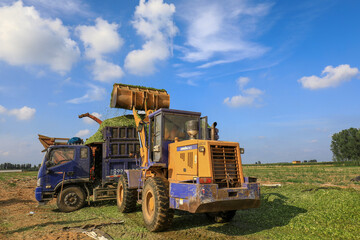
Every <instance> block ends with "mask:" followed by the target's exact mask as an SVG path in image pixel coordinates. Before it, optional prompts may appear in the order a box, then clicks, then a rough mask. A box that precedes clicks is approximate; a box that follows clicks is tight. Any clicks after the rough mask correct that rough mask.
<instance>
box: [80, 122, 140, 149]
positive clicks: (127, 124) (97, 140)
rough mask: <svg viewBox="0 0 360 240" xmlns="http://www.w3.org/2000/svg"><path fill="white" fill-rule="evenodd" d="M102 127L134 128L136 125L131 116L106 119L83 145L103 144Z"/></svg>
mask: <svg viewBox="0 0 360 240" xmlns="http://www.w3.org/2000/svg"><path fill="white" fill-rule="evenodd" d="M104 127H136V125H135V121H134V116H133V115H123V116H119V117H114V118H109V119H106V120H104V121H103V122H102V123H101V124H100V127H99V129H98V130H97V132H96V133H95V134H94V135H92V136H91V137H89V138H88V139H87V140H86V142H85V144H86V145H87V144H91V143H103V142H104V137H103V134H102V130H103V129H104Z"/></svg>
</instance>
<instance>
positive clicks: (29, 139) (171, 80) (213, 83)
mask: <svg viewBox="0 0 360 240" xmlns="http://www.w3.org/2000/svg"><path fill="white" fill-rule="evenodd" d="M359 7H360V3H359V2H358V1H355V0H354V1H320V0H319V1H314V0H311V1H310V0H309V1H306V0H305V1H270V0H269V1H252V0H246V1H240V0H223V1H210V0H207V1H205V0H194V1H164V0H148V1H144V0H141V1H135V0H124V1H116V0H107V1H85V0H83V1H82V0H63V1H51V0H23V1H12V0H3V1H1V3H0V163H3V162H12V163H32V164H38V163H40V162H41V160H42V155H43V154H42V153H41V150H42V145H41V144H40V143H39V142H38V140H37V134H38V133H40V134H43V135H47V136H51V137H72V136H76V135H77V136H80V137H82V138H87V137H89V136H91V135H92V134H93V133H94V132H95V131H96V130H97V127H98V126H97V124H96V123H95V122H91V121H89V120H84V119H78V117H77V116H78V115H79V114H82V113H86V112H90V113H94V114H95V115H97V116H99V117H100V118H101V119H107V118H110V117H114V116H118V115H122V114H124V113H125V111H124V110H118V109H110V108H109V107H108V106H109V101H110V93H111V90H112V85H113V84H114V83H125V84H134V85H143V86H149V87H155V88H164V89H166V90H167V91H168V93H169V94H170V96H171V104H170V106H171V108H174V109H181V110H190V111H199V112H202V114H203V115H207V116H208V117H209V121H210V122H214V121H216V122H217V123H218V128H219V129H220V139H221V140H228V141H237V142H239V143H240V145H241V146H242V147H244V148H245V155H243V162H244V163H254V162H256V161H261V162H263V163H267V162H289V161H292V160H309V159H317V160H318V161H329V160H331V157H332V154H331V151H330V149H329V148H330V147H329V146H330V142H331V136H332V134H334V133H336V132H339V131H340V130H342V129H346V128H349V127H356V128H358V126H359V122H360V113H359V110H358V109H360V106H359V105H360V95H359V94H358V91H359V89H360V81H359V78H360V75H359V67H360V64H359V56H360V45H359V42H360V29H359V27H358V23H359V22H360V15H359V14H358V9H360V8H359Z"/></svg>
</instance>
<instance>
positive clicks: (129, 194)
mask: <svg viewBox="0 0 360 240" xmlns="http://www.w3.org/2000/svg"><path fill="white" fill-rule="evenodd" d="M136 202H137V190H136V189H129V185H128V178H127V175H126V174H122V175H121V176H120V177H119V182H118V185H117V190H116V203H117V207H118V210H119V211H120V212H122V213H129V212H133V211H135V209H136Z"/></svg>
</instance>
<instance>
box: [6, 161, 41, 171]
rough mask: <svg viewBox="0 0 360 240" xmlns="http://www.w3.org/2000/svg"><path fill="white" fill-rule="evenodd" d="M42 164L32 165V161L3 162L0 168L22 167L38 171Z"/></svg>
mask: <svg viewBox="0 0 360 240" xmlns="http://www.w3.org/2000/svg"><path fill="white" fill-rule="evenodd" d="M40 166H41V164H39V165H32V164H31V163H24V164H13V163H1V164H0V170H10V169H22V170H29V171H37V170H39V168H40Z"/></svg>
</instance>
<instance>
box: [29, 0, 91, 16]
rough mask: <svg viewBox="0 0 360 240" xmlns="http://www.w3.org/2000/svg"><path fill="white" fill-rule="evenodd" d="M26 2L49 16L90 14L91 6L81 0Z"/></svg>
mask: <svg viewBox="0 0 360 240" xmlns="http://www.w3.org/2000/svg"><path fill="white" fill-rule="evenodd" d="M23 2H24V3H25V4H29V5H32V6H35V7H36V8H38V9H39V10H42V11H41V12H42V13H43V14H47V15H49V16H53V15H58V16H60V17H63V16H64V15H75V14H76V15H77V16H78V15H82V16H89V15H90V12H89V7H88V5H86V4H85V3H83V2H82V1H81V0H61V1H54V0H23Z"/></svg>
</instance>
